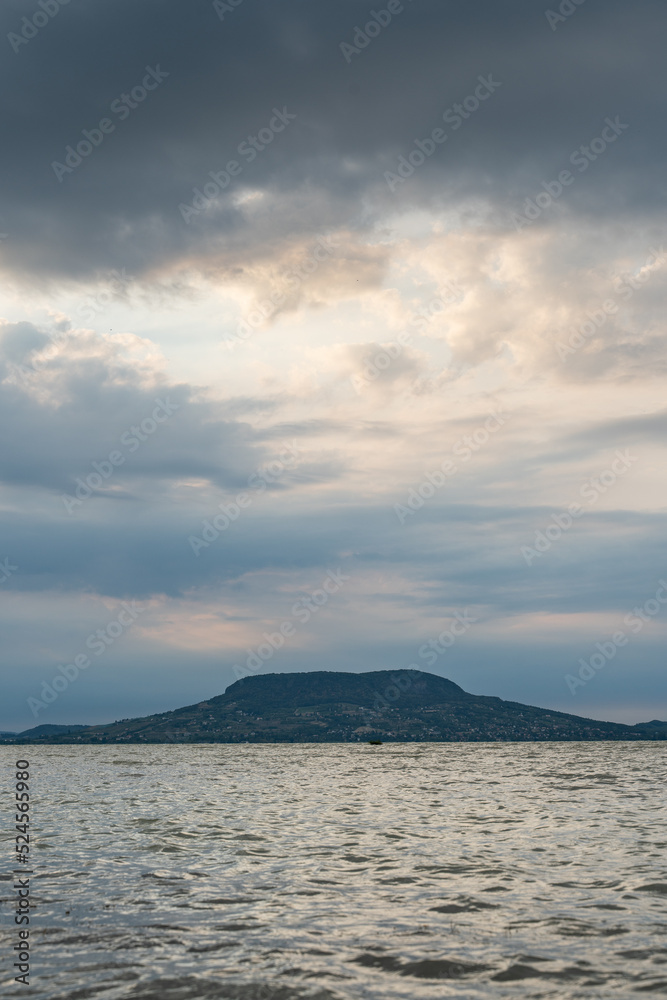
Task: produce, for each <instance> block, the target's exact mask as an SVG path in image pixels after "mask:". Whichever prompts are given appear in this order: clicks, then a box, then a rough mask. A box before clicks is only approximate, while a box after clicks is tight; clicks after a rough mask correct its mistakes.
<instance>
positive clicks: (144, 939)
mask: <svg viewBox="0 0 667 1000" xmlns="http://www.w3.org/2000/svg"><path fill="white" fill-rule="evenodd" d="M26 749H27V751H28V756H29V758H30V760H31V764H32V767H31V770H32V772H33V775H34V778H33V780H32V783H31V795H32V799H33V818H34V821H35V827H34V829H33V833H34V834H35V843H34V846H33V854H32V857H33V862H34V870H35V873H36V874H35V876H34V877H33V879H32V886H33V890H34V901H35V909H34V911H33V913H32V916H31V942H32V945H33V950H34V956H33V965H32V984H31V986H30V988H29V990H27V989H26V988H25V987H22V986H14V985H13V983H12V980H11V977H10V978H9V980H7V975H6V970H7V968H8V964H9V963H7V962H6V959H7V956H8V954H9V953H10V950H11V944H12V943H13V942H14V940H15V935H14V931H13V929H12V924H11V920H12V917H13V906H11V905H10V903H9V901H8V899H9V897H10V893H11V883H10V882H9V881H4V882H3V883H2V886H3V891H2V897H3V904H2V905H3V911H4V914H5V920H4V922H3V924H4V926H3V942H2V955H3V967H4V970H5V972H4V978H5V983H7V982H9V983H10V984H11V985H9V986H8V987H7V989H6V991H5V993H6V995H8V996H15V995H19V996H28V995H29V996H30V997H31V998H38V997H39V998H41V997H44V998H46V997H63V998H65V997H67V998H85V997H96V998H98V997H99V998H103V1000H116V998H125V997H127V998H132V1000H135V998H136V1000H148V998H151V1000H162V998H164V1000H189V998H196V997H207V998H208V997H210V998H214V997H227V998H243V1000H270V998H275V1000H290V998H299V997H316V998H318V1000H326V998H348V997H349V998H357V997H369V998H394V997H397V998H398V997H401V998H410V1000H413V998H416V1000H421V998H424V1000H426V998H436V997H437V998H440V997H460V998H466V1000H474V998H478V997H480V998H482V997H483V998H487V997H517V998H526V997H536V998H537V997H545V998H546V997H548V998H562V997H567V998H571V997H600V998H614V997H629V996H635V995H636V994H638V993H639V994H642V993H647V994H651V993H656V994H661V993H662V994H664V993H667V865H666V862H665V846H666V842H667V831H666V829H665V825H664V819H665V816H664V800H665V752H666V748H665V746H664V745H662V746H661V745H658V744H650V743H633V744H621V743H592V744H584V743H578V744H572V743H570V744H567V743H565V744H556V745H554V744H477V745H475V744H468V745H460V744H459V745H451V744H421V745H420V744H417V745H415V744H388V745H384V746H382V747H371V746H366V745H349V744H346V745H324V746H323V745H316V746H314V745H265V746H257V745H248V744H246V745H240V746H225V745H207V746H197V747H193V746H178V745H176V746H152V747H140V746H130V747H117V746H107V747H29V748H22V750H21V752H22V753H23V752H24V751H25V750H26ZM0 757H1V759H2V760H3V763H4V764H5V765H6V766H5V767H4V768H3V772H4V774H5V788H6V791H7V792H8V793H9V792H11V791H12V789H11V778H12V775H11V770H12V765H13V762H14V759H15V757H16V749H15V748H11V747H2V748H0ZM7 776H9V780H7ZM3 801H4V802H5V803H8V802H9V798H8V795H7V794H6V793H4V792H3ZM4 813H5V817H7V811H6V810H4ZM12 821H13V816H9V821H8V822H7V821H5V822H3V831H2V832H3V845H2V848H3V855H4V858H5V860H6V859H9V860H8V862H7V867H5V872H6V871H7V869H8V868H11V867H12V866H13V863H12V860H11V859H12V852H11V849H12V843H11V840H10V837H13V831H12V829H11V822H12ZM5 877H6V876H5Z"/></svg>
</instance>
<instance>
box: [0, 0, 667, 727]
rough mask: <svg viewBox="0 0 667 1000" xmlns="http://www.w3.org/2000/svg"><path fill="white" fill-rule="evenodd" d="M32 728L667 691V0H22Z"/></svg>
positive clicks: (7, 216) (5, 254) (15, 481)
mask: <svg viewBox="0 0 667 1000" xmlns="http://www.w3.org/2000/svg"><path fill="white" fill-rule="evenodd" d="M0 20H1V22H2V31H0V37H4V38H5V43H4V44H5V54H4V58H3V59H2V61H1V62H0V74H1V75H2V87H1V88H0V93H1V94H2V98H1V99H0V118H1V127H2V134H3V136H4V142H3V155H2V159H3V167H2V173H1V175H0V267H1V269H2V281H1V282H0V418H1V420H2V428H3V433H2V435H1V440H0V616H1V620H0V630H1V634H2V640H3V641H2V652H1V657H0V671H1V684H2V690H3V694H4V696H3V698H2V711H1V712H0V730H9V731H19V730H22V729H25V728H28V727H30V726H34V725H39V724H42V723H51V724H70V723H91V724H92V723H103V722H113V721H115V720H117V719H122V718H129V717H135V716H140V715H145V714H149V713H153V712H159V711H166V710H169V709H173V708H177V707H179V706H182V705H187V704H192V703H195V702H198V701H201V700H203V699H206V698H208V697H211V696H214V695H216V694H220V693H222V692H223V691H224V689H225V688H226V687H227V686H228V685H229V684H230V683H232V682H233V681H235V680H236V679H238V678H239V677H242V676H247V675H248V674H249V673H254V674H259V673H261V672H262V671H273V672H275V671H278V672H281V671H305V670H323V669H326V670H347V671H364V670H380V669H398V668H403V667H413V668H414V667H415V666H416V667H418V668H419V669H424V670H431V671H432V672H434V673H438V674H440V675H442V676H445V677H448V678H450V679H451V680H453V681H455V682H456V683H458V684H460V685H461V686H462V687H463V688H465V689H466V690H468V691H470V692H473V693H475V694H487V695H496V696H499V697H502V698H506V699H510V700H515V701H521V702H525V703H529V704H534V705H540V706H543V707H548V708H554V709H558V710H561V711H567V712H572V713H574V714H578V715H584V716H587V717H592V718H596V719H607V720H613V721H621V722H630V723H635V722H640V721H648V720H650V719H655V718H659V719H667V676H666V675H665V671H664V648H665V647H664V643H665V637H666V633H667V604H666V603H665V602H667V583H665V579H666V578H667V565H666V562H665V535H666V526H667V519H666V512H665V506H664V497H665V485H666V474H665V462H664V458H665V453H664V448H665V431H666V430H667V404H666V402H665V375H666V372H667V344H666V342H665V319H664V317H665V308H664V307H665V301H666V297H667V238H666V234H665V218H666V212H665V193H666V182H665V170H664V163H665V155H664V154H665V144H666V142H667V140H666V138H665V129H664V120H665V110H666V109H665V102H666V97H665V94H666V92H665V88H664V82H663V76H664V53H663V38H664V35H665V29H666V28H667V10H666V9H665V6H664V4H663V3H659V2H658V0H635V2H634V3H632V4H628V3H626V2H619V0H604V2H603V0H562V2H560V3H559V4H558V3H555V2H554V4H553V6H552V7H551V8H548V7H547V8H545V6H544V3H543V2H536V0H515V2H514V3H513V4H511V5H504V4H499V3H497V0H402V2H399V0H391V2H389V3H385V2H384V0H380V2H379V3H378V4H377V5H376V6H375V7H374V6H372V5H371V4H368V3H365V2H360V0H336V2H335V3H334V2H323V3H318V4H314V3H312V2H311V0H282V2H281V3H279V4H277V3H275V2H271V0H229V2H224V0H216V2H215V3H212V2H209V0H196V2H192V3H188V4H184V3H176V2H174V0H142V2H141V3H137V2H136V0H132V2H130V0H95V3H91V2H86V0H70V2H68V3H64V2H63V0H40V2H39V3H38V2H37V0H35V2H33V0H5V2H4V3H3V6H2V11H1V13H0Z"/></svg>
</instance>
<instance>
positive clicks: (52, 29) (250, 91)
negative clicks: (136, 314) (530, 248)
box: [0, 0, 667, 278]
mask: <svg viewBox="0 0 667 1000" xmlns="http://www.w3.org/2000/svg"><path fill="white" fill-rule="evenodd" d="M54 2H55V0H54ZM372 7H373V5H371V4H366V3H362V2H358V0H339V2H336V3H328V4H313V3H312V2H311V0H286V2H284V3H280V4H276V3H275V2H271V0H245V2H244V3H241V4H240V5H239V6H238V7H237V8H236V9H234V10H233V11H232V12H231V13H227V14H225V15H224V20H222V21H221V20H220V19H219V17H218V16H217V14H216V12H215V10H214V8H213V5H212V4H211V3H208V2H207V3H200V2H197V3H193V4H187V5H186V4H184V3H176V2H175V0H143V2H142V3H136V0H133V2H130V0H96V3H95V4H94V5H91V4H90V3H86V2H81V0H71V2H70V3H69V4H67V5H66V6H63V7H62V8H61V9H60V10H59V11H58V13H57V15H55V16H53V17H52V18H51V19H50V20H49V21H48V23H46V24H44V26H43V27H39V29H38V30H36V31H34V36H35V37H32V38H30V39H29V40H28V41H27V42H26V43H25V44H20V45H19V46H18V51H14V50H13V47H12V44H11V43H10V41H9V40H8V37H7V36H8V35H9V34H10V33H14V34H16V33H17V32H20V30H21V26H22V23H23V21H22V19H23V18H24V17H26V16H32V14H33V13H34V12H35V11H38V10H39V8H38V6H37V4H35V5H34V11H33V6H31V5H29V4H28V3H26V2H25V0H7V2H5V4H4V5H3V10H2V15H1V17H0V35H2V36H4V39H5V45H6V52H5V57H4V59H3V60H2V69H1V70H0V73H1V78H2V94H3V98H2V102H1V106H0V116H1V117H0V121H1V127H2V131H3V135H4V137H5V140H4V168H3V178H2V179H3V185H2V188H3V194H2V204H1V206H0V226H1V228H2V229H3V231H6V232H8V233H9V238H8V239H7V240H6V241H5V242H4V243H3V252H4V260H5V266H6V267H9V268H12V269H14V270H16V271H17V272H20V273H23V274H25V275H35V274H39V275H41V276H43V277H50V276H70V277H73V278H83V277H86V276H89V275H90V274H91V273H94V272H100V271H104V270H107V269H110V268H113V267H126V268H128V270H131V271H133V272H137V273H139V274H142V273H143V274H145V273H146V272H148V271H150V270H151V268H153V267H155V266H159V265H164V264H168V263H170V262H172V261H174V260H179V259H191V258H196V259H197V260H199V261H201V259H202V257H205V256H207V255H222V257H223V258H225V260H226V266H231V262H232V257H231V256H230V255H233V259H234V261H235V262H236V266H243V263H244V260H245V259H246V258H247V257H248V256H249V255H251V254H252V253H257V252H261V251H259V250H258V249H257V241H258V239H261V240H262V241H263V242H264V243H265V244H266V243H274V244H275V243H276V242H279V241H280V240H283V239H284V238H286V237H289V236H292V235H295V234H304V233H306V234H308V233H317V232H321V231H323V230H326V229H328V228H332V227H333V226H335V225H339V224H340V223H341V220H345V222H346V223H347V224H352V225H356V226H364V225H372V224H373V220H374V218H376V217H377V214H378V213H383V212H387V211H394V210H396V209H397V208H405V207H408V206H410V204H427V203H433V200H434V199H435V200H438V199H439V200H442V199H443V198H444V199H446V198H447V197H448V196H453V195H459V196H465V195H474V196H477V197H482V198H487V199H489V201H490V202H491V203H492V204H494V205H495V206H496V207H497V208H500V209H502V210H503V211H504V212H509V211H513V210H515V209H518V208H520V207H521V203H522V201H523V199H525V198H526V197H528V196H531V195H534V194H535V193H536V192H537V191H538V190H540V184H541V182H542V181H551V180H552V179H553V178H554V177H556V176H557V174H558V172H559V171H561V170H563V169H566V168H568V167H570V166H571V165H570V162H569V156H570V154H571V153H572V152H573V151H574V150H576V149H577V148H578V147H579V146H580V145H581V144H587V143H588V142H589V141H590V140H592V139H593V138H595V137H596V136H598V135H599V134H600V131H601V129H602V128H603V127H604V120H605V118H606V117H607V116H611V117H612V119H613V118H614V117H615V116H620V119H621V120H622V121H623V122H624V123H627V124H628V125H629V126H630V128H629V129H628V130H627V131H625V132H623V134H622V135H620V136H619V137H618V141H615V142H614V144H613V145H610V146H609V149H608V150H607V151H606V152H605V153H604V155H601V156H600V157H599V158H598V159H597V160H596V161H595V162H592V163H591V164H590V168H589V169H588V170H587V171H586V172H585V173H581V174H577V175H576V184H573V186H572V187H571V188H570V189H568V191H567V196H566V197H565V198H563V204H564V205H565V204H567V206H568V208H569V210H571V211H572V210H576V211H580V212H584V211H596V212H603V213H604V212H610V211H614V212H615V211H618V210H622V209H624V208H633V207H634V208H640V209H642V210H647V211H649V210H650V209H651V207H652V206H653V204H654V203H655V201H656V198H657V194H656V191H657V185H658V182H659V175H658V173H657V167H656V165H655V164H656V163H658V162H660V160H661V158H662V153H663V150H664V130H663V129H662V128H661V127H657V125H656V123H658V122H661V121H662V120H663V118H664V101H665V97H664V88H662V87H661V86H660V85H659V81H658V79H657V77H656V68H657V67H658V66H660V65H661V62H662V58H663V53H662V41H661V40H662V37H663V35H664V28H665V25H666V22H667V10H666V9H665V8H664V5H661V4H659V3H657V2H656V0H637V2H635V3H634V4H632V5H628V4H625V3H622V2H620V0H606V2H604V3H603V2H602V0H587V2H586V3H585V4H583V5H582V6H580V7H579V8H577V10H576V12H575V13H574V14H573V15H572V16H571V17H570V18H568V19H567V22H566V23H562V24H558V25H557V26H556V30H555V31H552V30H551V28H550V26H549V23H548V21H547V19H546V17H545V4H543V3H535V2H534V0H520V2H517V3H514V4H512V6H511V10H510V9H509V8H508V7H507V6H506V5H503V4H498V3H497V2H495V0H485V2H479V0H478V2H472V3H471V2H469V0H457V2H443V0H420V2H419V3H408V2H406V3H405V9H404V10H403V12H402V13H400V14H396V15H394V17H393V20H392V23H390V24H388V25H387V26H386V27H385V28H383V29H382V30H381V31H380V33H379V35H378V36H377V37H376V38H373V39H372V40H371V41H370V42H369V44H368V45H367V46H366V47H365V48H364V49H363V50H361V51H360V52H359V54H353V55H352V56H350V55H349V53H348V58H349V59H350V63H349V64H348V62H347V61H346V59H345V57H344V55H343V53H342V52H341V49H340V45H341V43H352V42H353V41H354V35H355V26H356V25H364V24H365V23H366V21H367V20H368V18H369V17H370V11H371V9H372ZM375 7H376V8H378V9H382V8H383V4H382V3H378V4H376V5H375ZM41 20H42V19H41V18H40V23H41ZM27 33H28V34H30V33H32V30H31V29H28V30H27ZM14 47H16V43H14ZM158 66H159V72H160V73H162V74H168V75H167V76H166V77H164V78H163V79H162V82H160V83H159V84H156V86H155V89H154V90H152V91H148V92H147V93H146V97H145V100H142V101H141V102H140V103H139V104H138V106H137V107H136V108H127V106H126V110H127V111H128V113H127V115H126V116H125V114H124V113H123V117H121V113H120V112H118V111H112V110H110V109H111V108H112V106H113V102H114V101H116V100H119V99H120V100H121V101H122V100H123V98H122V95H123V94H124V93H131V91H132V89H133V88H135V87H138V86H139V87H140V86H142V81H144V79H145V77H146V75H147V67H149V68H150V69H149V71H148V72H150V71H151V70H152V71H155V72H158V71H157V70H156V67H158ZM489 75H491V76H492V77H493V79H495V80H497V81H500V83H501V86H500V87H499V88H498V89H497V90H496V91H495V92H494V93H493V94H492V95H491V96H490V97H489V99H488V101H486V102H484V103H482V105H481V106H480V108H479V110H477V111H475V112H474V113H473V114H471V116H470V118H469V120H467V121H465V122H463V123H462V127H461V128H460V130H458V129H457V130H456V131H453V130H452V131H450V134H449V136H448V141H447V142H446V144H445V145H443V146H442V147H441V148H439V150H438V152H437V153H436V154H434V155H433V156H432V158H430V159H429V160H428V161H427V163H426V164H425V165H424V166H423V167H422V168H421V169H419V170H417V171H416V172H415V174H414V176H412V177H411V178H410V179H409V180H408V181H407V183H406V184H404V185H401V186H400V187H399V188H398V189H397V191H396V194H395V195H392V194H391V193H390V191H389V188H388V186H387V184H386V182H385V180H384V177H383V173H384V171H385V170H395V169H396V166H397V163H398V160H397V158H398V156H399V155H400V154H407V153H409V151H410V150H411V149H412V148H413V143H414V140H415V139H416V138H420V139H423V138H425V137H426V136H428V135H429V134H430V133H431V131H432V130H433V129H434V128H436V127H438V126H440V125H442V115H443V112H444V111H445V110H446V109H447V108H449V107H451V106H453V105H454V104H455V103H456V102H461V101H463V99H464V98H465V97H466V96H467V95H470V94H472V93H473V92H474V90H475V87H476V86H477V85H478V76H483V77H485V78H488V77H489ZM275 108H277V109H278V110H280V111H282V109H283V108H286V109H287V110H288V113H289V114H295V115H296V118H295V119H294V120H292V121H291V122H290V123H289V126H286V127H285V128H284V130H283V131H281V132H279V133H276V134H275V138H274V140H273V141H272V142H271V144H270V146H268V147H267V148H266V149H265V150H264V151H262V152H260V153H259V155H257V157H256V159H255V160H254V162H248V161H247V160H246V159H244V157H243V156H241V155H239V153H238V152H237V150H238V146H239V144H240V143H241V142H243V141H244V140H245V139H247V137H248V136H249V135H251V134H257V132H258V130H259V129H262V128H266V127H267V126H268V125H269V122H270V121H271V119H272V117H273V116H274V109H275ZM105 117H107V118H109V119H110V120H111V122H112V124H113V125H114V129H113V131H112V132H109V133H108V134H105V135H104V136H103V138H102V140H101V142H100V145H99V147H98V148H95V149H94V150H93V152H92V154H91V155H90V156H89V157H88V158H86V159H85V160H84V161H83V162H82V163H81V165H80V166H77V167H76V168H75V169H74V170H73V171H72V172H71V173H68V174H65V175H64V176H63V177H62V181H60V182H59V181H58V179H57V177H56V175H55V173H54V170H53V168H52V166H51V165H52V162H53V161H59V162H63V161H64V158H65V149H66V147H67V146H68V145H73V146H76V144H77V143H78V142H79V141H80V140H81V139H82V138H83V134H82V130H83V129H88V130H90V129H94V128H97V127H98V126H99V122H100V120H101V119H102V118H105ZM230 159H236V160H237V161H239V163H240V164H241V168H242V171H241V173H240V176H238V177H236V178H234V179H233V180H232V182H231V183H230V185H229V187H228V188H227V190H226V191H225V193H224V194H223V196H222V197H221V198H220V199H219V204H218V205H217V206H216V207H215V208H214V207H211V208H209V209H208V210H206V211H202V212H200V213H199V214H198V215H197V216H196V217H195V218H193V219H192V221H191V222H190V224H189V225H188V224H186V223H185V222H184V221H183V218H182V217H181V215H180V214H179V211H178V206H179V204H181V203H185V204H187V203H189V202H190V201H191V200H192V198H193V188H195V187H199V188H201V187H203V184H204V183H206V181H207V180H209V177H208V174H209V171H219V170H220V169H222V168H223V167H224V166H225V164H226V163H227V162H228V161H229V160H230ZM576 173H577V172H576V170H575V174H576ZM246 186H250V187H253V188H258V189H262V190H263V191H265V192H266V195H267V198H268V199H269V201H270V206H271V211H270V212H266V213H264V214H260V215H259V216H255V215H248V213H247V212H246V211H244V209H243V207H242V206H238V205H237V206H235V205H234V203H233V197H234V195H236V194H238V193H239V191H240V190H242V189H243V188H244V187H246ZM369 196H370V199H371V203H372V204H373V205H374V206H375V210H374V212H373V213H371V215H369V214H368V213H367V212H366V215H365V217H364V221H363V223H362V221H361V219H362V211H361V210H362V207H363V206H364V205H366V206H367V205H368V201H367V200H366V201H364V200H363V199H368V197H369ZM305 207H307V212H306V211H304V208H305ZM225 255H227V256H226V257H225Z"/></svg>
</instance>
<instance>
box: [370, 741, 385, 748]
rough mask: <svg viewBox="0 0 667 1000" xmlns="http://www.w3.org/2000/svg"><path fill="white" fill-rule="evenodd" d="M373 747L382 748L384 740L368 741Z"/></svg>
mask: <svg viewBox="0 0 667 1000" xmlns="http://www.w3.org/2000/svg"><path fill="white" fill-rule="evenodd" d="M368 742H369V743H370V745H371V746H372V747H381V746H382V740H369V741H368Z"/></svg>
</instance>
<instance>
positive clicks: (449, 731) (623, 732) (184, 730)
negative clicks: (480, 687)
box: [11, 670, 667, 743]
mask: <svg viewBox="0 0 667 1000" xmlns="http://www.w3.org/2000/svg"><path fill="white" fill-rule="evenodd" d="M48 729H50V730H51V731H45V730H48ZM56 729H62V730H63V731H60V732H55V731H54V730H56ZM39 730H41V732H39ZM65 730H67V731H65ZM665 738H667V723H661V722H659V721H658V720H655V721H653V722H651V723H646V724H639V725H636V726H626V725H622V724H621V723H615V722H598V721H596V720H594V719H585V718H582V717H580V716H578V715H569V714H567V713H565V712H555V711H551V710H549V709H542V708H535V707H533V706H531V705H522V704H520V703H518V702H512V701H503V700H502V699H501V698H493V697H485V696H483V695H473V694H469V693H468V692H467V691H464V690H463V688H461V687H459V685H458V684H454V683H453V682H452V681H449V680H447V679H446V678H444V677H439V676H438V675H436V674H429V673H426V672H425V671H422V670H393V671H390V670H377V671H371V672H368V673H359V674H356V673H343V672H338V671H329V670H327V671H313V672H304V673H291V674H261V675H258V676H248V677H244V678H242V679H241V680H238V681H236V682H235V683H234V684H231V685H230V686H229V687H228V688H227V690H226V691H225V692H224V694H221V695H217V696H216V697H214V698H210V699H209V700H208V701H204V702H199V703H198V704H196V705H189V706H187V707H186V708H179V709H176V710H175V711H173V712H162V713H160V714H159V715H149V716H146V717H144V718H139V719H124V720H122V721H121V722H115V723H112V724H110V725H105V726H90V727H83V728H78V727H74V726H70V727H46V726H42V727H36V729H34V730H28V731H26V732H25V733H20V734H19V735H18V736H16V737H13V738H12V740H11V742H29V743H245V742H253V743H285V742H288V743H289V742H291V743H341V742H342V743H347V742H355V741H361V740H369V739H376V740H377V739H379V740H382V741H392V740H394V741H420V742H421V741H445V742H447V741H449V742H471V741H472V742H482V741H502V742H507V741H531V740H656V739H660V740H662V739H665Z"/></svg>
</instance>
